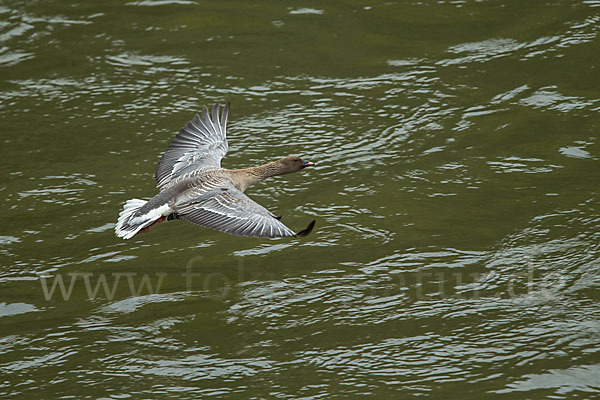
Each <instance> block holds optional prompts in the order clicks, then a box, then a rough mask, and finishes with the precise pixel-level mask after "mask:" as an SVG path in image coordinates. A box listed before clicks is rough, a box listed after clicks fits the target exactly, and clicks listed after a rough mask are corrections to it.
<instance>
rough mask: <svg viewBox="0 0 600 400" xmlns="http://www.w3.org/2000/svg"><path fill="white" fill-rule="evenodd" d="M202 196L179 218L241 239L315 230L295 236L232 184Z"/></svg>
mask: <svg viewBox="0 0 600 400" xmlns="http://www.w3.org/2000/svg"><path fill="white" fill-rule="evenodd" d="M198 195H199V196H198V197H197V198H196V200H194V201H192V202H190V203H189V204H187V205H184V206H183V207H181V208H179V209H178V210H177V215H178V216H179V218H181V219H185V220H187V221H189V222H193V223H195V224H198V225H202V226H206V227H208V228H212V229H215V230H217V231H221V232H225V233H229V234H232V235H237V236H255V237H269V238H275V237H286V236H297V235H299V236H305V235H307V234H308V233H310V230H312V226H310V230H309V231H307V232H305V231H306V230H304V231H302V232H299V233H298V234H295V233H294V232H293V231H292V230H291V229H290V228H288V227H287V226H285V225H284V224H283V223H282V222H281V221H279V220H278V219H277V217H276V216H275V214H273V213H271V212H270V211H269V210H267V209H266V208H264V207H263V206H261V205H260V204H258V203H256V202H255V201H253V200H251V199H250V198H249V197H248V196H246V195H245V194H244V193H242V192H240V191H239V190H238V189H236V188H235V187H234V186H233V185H231V184H227V185H224V186H222V187H220V188H218V189H214V190H210V191H205V192H204V193H201V194H200V193H198ZM312 225H313V226H314V223H313V224H312Z"/></svg>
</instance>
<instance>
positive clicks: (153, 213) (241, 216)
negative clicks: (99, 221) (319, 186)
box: [115, 103, 315, 239]
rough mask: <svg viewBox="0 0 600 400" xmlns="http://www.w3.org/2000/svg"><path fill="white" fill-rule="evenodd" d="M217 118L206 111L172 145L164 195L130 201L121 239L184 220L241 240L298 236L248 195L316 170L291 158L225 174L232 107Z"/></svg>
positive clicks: (162, 173) (163, 173)
mask: <svg viewBox="0 0 600 400" xmlns="http://www.w3.org/2000/svg"><path fill="white" fill-rule="evenodd" d="M211 114H212V115H210V114H209V111H208V109H207V108H206V107H204V109H203V110H202V113H201V115H197V114H196V115H195V116H194V118H193V119H192V120H191V121H189V122H188V123H187V124H186V126H185V127H184V128H182V129H181V130H180V131H179V133H178V134H177V136H176V137H175V138H174V139H173V141H172V142H171V144H170V146H169V148H168V149H167V151H166V152H165V154H164V155H163V156H162V158H161V160H160V162H159V163H158V166H157V168H156V172H155V179H156V184H157V187H158V188H159V190H160V192H159V193H158V194H157V195H156V196H154V197H153V198H152V199H150V200H149V201H148V202H145V201H143V200H137V199H135V200H130V201H128V202H127V203H126V205H125V207H124V210H123V211H122V212H121V214H120V216H119V221H118V223H117V226H116V227H115V231H116V233H117V236H119V237H123V238H125V239H128V238H130V237H132V236H134V235H135V234H136V233H138V232H139V231H146V230H148V229H151V228H152V227H153V226H154V225H155V224H156V223H158V222H161V221H163V220H172V219H183V220H186V221H189V222H193V223H195V224H198V225H202V226H205V227H208V228H212V229H215V230H218V231H222V232H226V233H229V234H232V235H237V236H255V237H288V236H306V235H308V234H309V233H310V232H311V231H312V229H313V227H314V222H315V221H312V222H311V223H310V224H309V225H308V226H307V228H305V229H304V230H302V231H300V232H298V233H296V234H295V233H294V231H292V230H291V229H290V228H288V227H287V226H285V225H284V224H283V223H282V222H281V221H280V218H281V217H277V216H275V215H274V214H273V213H271V212H270V211H268V210H267V209H266V208H264V207H263V206H261V205H260V204H258V203H256V202H255V201H253V200H251V199H250V198H249V197H248V196H246V195H245V194H244V193H243V192H244V190H246V188H247V187H248V186H250V185H252V184H253V183H256V182H258V181H260V180H262V179H265V178H267V177H269V176H274V175H281V174H285V173H289V172H294V171H299V170H300V169H303V168H304V167H306V166H310V165H313V164H312V163H309V162H305V161H303V160H301V159H300V158H298V157H286V158H283V159H281V160H278V161H275V162H272V163H269V164H265V165H262V166H260V167H254V168H246V169H241V170H227V169H223V168H221V159H222V158H223V157H224V156H225V154H227V150H228V144H227V119H228V116H229V103H227V104H226V105H225V107H223V111H222V112H220V107H219V105H218V104H216V105H215V106H214V107H213V108H212V113H211Z"/></svg>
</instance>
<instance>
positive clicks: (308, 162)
mask: <svg viewBox="0 0 600 400" xmlns="http://www.w3.org/2000/svg"><path fill="white" fill-rule="evenodd" d="M313 165H315V163H312V162H310V161H304V164H302V167H303V168H306V167H312V166H313Z"/></svg>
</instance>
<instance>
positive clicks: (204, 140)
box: [154, 103, 229, 189]
mask: <svg viewBox="0 0 600 400" xmlns="http://www.w3.org/2000/svg"><path fill="white" fill-rule="evenodd" d="M201 114H202V115H201V116H199V115H198V114H196V115H194V118H192V120H191V121H189V122H188V123H187V124H186V126H185V127H183V128H182V129H181V130H180V131H179V133H178V134H177V136H175V139H173V141H172V142H171V145H170V146H169V148H168V149H167V151H166V152H165V154H163V156H162V158H161V160H160V162H159V163H158V166H157V167H156V172H155V174H154V177H155V179H156V185H157V186H158V188H159V189H162V188H163V187H165V186H166V185H167V184H168V183H169V182H171V181H172V180H174V179H176V178H178V177H180V176H182V175H185V174H186V173H189V172H191V171H194V170H199V169H205V168H220V167H221V159H222V158H223V157H224V156H225V154H227V150H228V148H229V146H228V145H227V129H226V127H227V118H228V116H229V103H227V104H226V105H225V107H223V112H222V113H220V112H219V104H215V106H214V107H213V109H212V119H211V117H210V115H209V112H208V109H207V108H206V107H204V109H203V110H202V113H201ZM219 114H221V118H219Z"/></svg>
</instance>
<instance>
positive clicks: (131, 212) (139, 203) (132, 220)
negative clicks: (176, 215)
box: [115, 199, 173, 239]
mask: <svg viewBox="0 0 600 400" xmlns="http://www.w3.org/2000/svg"><path fill="white" fill-rule="evenodd" d="M147 203H148V202H147V201H146V200H140V199H130V200H127V201H126V202H125V204H124V205H123V211H121V213H120V214H119V219H118V220H117V225H116V226H115V234H116V235H117V236H118V237H120V238H123V239H131V238H132V237H133V236H134V235H135V234H136V233H138V232H140V231H142V232H146V231H148V230H150V229H151V228H152V227H153V226H154V225H155V224H157V223H159V222H162V221H164V220H165V219H166V217H168V216H170V215H171V214H172V213H173V209H172V208H171V207H169V205H168V204H163V205H161V206H159V207H151V205H150V204H148V206H146V207H144V206H145V205H146V204H147ZM153 203H154V202H153Z"/></svg>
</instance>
